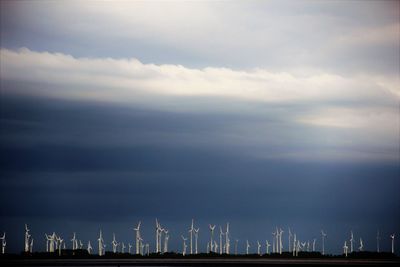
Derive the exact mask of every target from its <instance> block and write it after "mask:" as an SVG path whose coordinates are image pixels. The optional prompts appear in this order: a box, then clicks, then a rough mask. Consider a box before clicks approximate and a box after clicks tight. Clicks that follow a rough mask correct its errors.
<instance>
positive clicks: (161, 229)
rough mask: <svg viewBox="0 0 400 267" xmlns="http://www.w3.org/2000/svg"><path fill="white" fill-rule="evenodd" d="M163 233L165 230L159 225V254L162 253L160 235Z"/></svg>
mask: <svg viewBox="0 0 400 267" xmlns="http://www.w3.org/2000/svg"><path fill="white" fill-rule="evenodd" d="M164 232H165V229H164V228H162V227H161V224H160V231H159V237H158V249H159V251H160V253H162V233H164Z"/></svg>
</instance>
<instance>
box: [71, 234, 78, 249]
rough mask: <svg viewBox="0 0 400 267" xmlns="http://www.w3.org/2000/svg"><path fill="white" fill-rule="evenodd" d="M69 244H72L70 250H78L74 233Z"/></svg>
mask: <svg viewBox="0 0 400 267" xmlns="http://www.w3.org/2000/svg"><path fill="white" fill-rule="evenodd" d="M71 242H72V250H76V249H78V243H77V239H76V233H75V232H74V236H73V237H72V239H71Z"/></svg>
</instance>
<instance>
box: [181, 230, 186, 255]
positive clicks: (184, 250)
mask: <svg viewBox="0 0 400 267" xmlns="http://www.w3.org/2000/svg"><path fill="white" fill-rule="evenodd" d="M181 237H182V240H183V244H182V245H183V248H182V256H185V255H186V248H187V245H186V240H187V238H185V237H184V236H183V235H182V236H181Z"/></svg>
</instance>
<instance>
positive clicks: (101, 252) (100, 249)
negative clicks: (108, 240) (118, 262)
mask: <svg viewBox="0 0 400 267" xmlns="http://www.w3.org/2000/svg"><path fill="white" fill-rule="evenodd" d="M97 241H98V242H99V256H103V255H104V249H105V247H106V246H105V244H104V239H103V234H102V232H101V230H100V236H99V239H97Z"/></svg>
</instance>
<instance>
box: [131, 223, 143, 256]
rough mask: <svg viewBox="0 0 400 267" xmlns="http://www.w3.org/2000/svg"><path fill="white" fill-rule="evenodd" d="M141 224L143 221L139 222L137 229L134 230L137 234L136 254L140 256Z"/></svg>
mask: <svg viewBox="0 0 400 267" xmlns="http://www.w3.org/2000/svg"><path fill="white" fill-rule="evenodd" d="M140 224H141V221H139V223H138V225H137V227H136V228H133V230H134V231H135V232H136V254H140Z"/></svg>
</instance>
